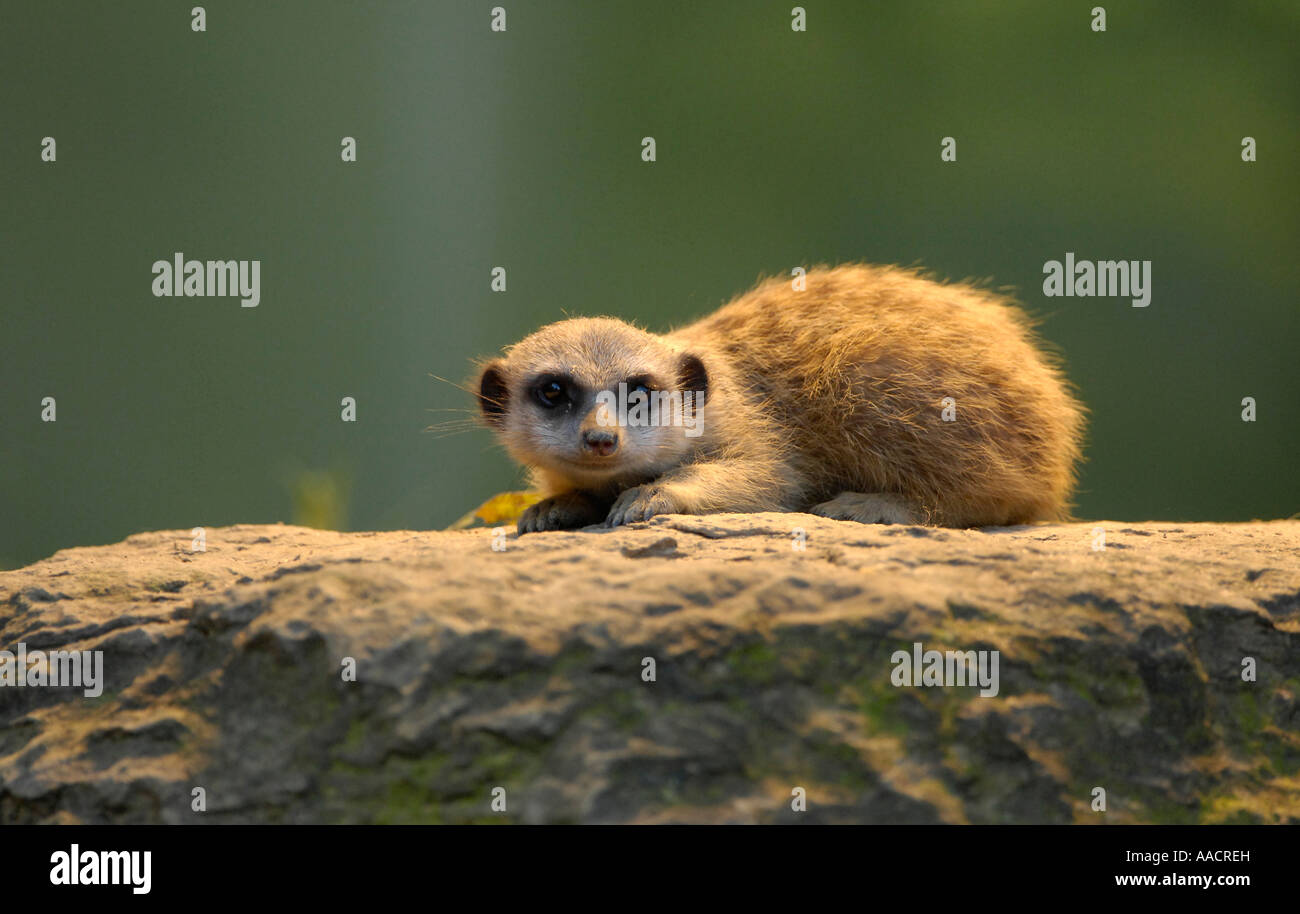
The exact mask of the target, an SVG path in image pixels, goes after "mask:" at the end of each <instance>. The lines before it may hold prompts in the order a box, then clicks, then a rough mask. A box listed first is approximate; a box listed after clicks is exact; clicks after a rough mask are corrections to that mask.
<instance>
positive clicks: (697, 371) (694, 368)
mask: <svg viewBox="0 0 1300 914" xmlns="http://www.w3.org/2000/svg"><path fill="white" fill-rule="evenodd" d="M677 378H678V381H679V383H680V384H681V388H682V390H693V391H695V393H696V394H697V395H698V396H699V398H700V399H699V400H698V403H701V404H702V403H705V402H707V401H708V399H709V372H708V370H707V369H706V368H705V367H704V363H703V362H701V361H700V357H699V356H698V355H693V354H692V353H689V352H688V353H686V354H685V355H683V356H682V360H681V362H680V363H679V364H678V366H677Z"/></svg>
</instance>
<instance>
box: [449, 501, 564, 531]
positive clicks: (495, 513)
mask: <svg viewBox="0 0 1300 914" xmlns="http://www.w3.org/2000/svg"><path fill="white" fill-rule="evenodd" d="M541 500H542V493H541V492H501V493H500V494H498V495H493V496H492V497H491V498H489V499H488V500H487V501H485V502H483V504H481V505H479V506H478V507H477V508H475V509H474V510H473V511H471V512H469V513H468V514H466V515H465V516H464V517H462V518H461V519H460V520H458V521H456V523H454V524H452V525H451V526H450V527H448V528H447V529H448V530H464V529H465V528H466V527H473V526H474V525H475V524H477V523H483V524H486V525H490V526H494V527H497V526H501V525H504V524H513V523H515V521H517V520H519V515H521V514H523V513H524V511H525V510H527V509H528V506H529V505H535V504H537V503H538V502H539V501H541Z"/></svg>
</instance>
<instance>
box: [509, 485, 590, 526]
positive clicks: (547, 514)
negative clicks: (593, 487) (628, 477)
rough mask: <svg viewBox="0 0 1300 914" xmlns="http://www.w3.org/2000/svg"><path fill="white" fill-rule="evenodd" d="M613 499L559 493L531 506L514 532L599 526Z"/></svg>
mask: <svg viewBox="0 0 1300 914" xmlns="http://www.w3.org/2000/svg"><path fill="white" fill-rule="evenodd" d="M611 501H612V499H609V498H603V497H601V496H599V495H593V494H592V493H590V492H580V491H574V492H561V493H560V494H559V495H552V496H551V497H550V498H543V499H542V500H541V501H539V502H538V503H537V504H535V505H530V506H529V507H528V508H527V510H525V511H524V513H523V515H521V516H520V518H519V523H518V524H517V525H516V527H515V529H516V530H517V531H518V533H519V535H520V536H522V535H524V534H525V533H541V532H542V531H544V530H573V529H576V528H578V527H589V526H591V525H592V524H598V523H600V522H601V521H602V520H603V519H604V517H605V514H606V513H607V512H608V511H609V506H610V502H611Z"/></svg>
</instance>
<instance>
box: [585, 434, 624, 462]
mask: <svg viewBox="0 0 1300 914" xmlns="http://www.w3.org/2000/svg"><path fill="white" fill-rule="evenodd" d="M582 446H583V447H584V448H586V449H587V450H588V451H591V453H593V454H595V455H597V456H598V457H608V456H609V455H610V454H612V453H614V452H615V451H617V450H618V435H617V434H616V433H615V432H612V431H608V430H606V429H603V428H593V429H588V430H587V431H585V432H583V433H582Z"/></svg>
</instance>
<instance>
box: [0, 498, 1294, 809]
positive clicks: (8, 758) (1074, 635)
mask: <svg viewBox="0 0 1300 914" xmlns="http://www.w3.org/2000/svg"><path fill="white" fill-rule="evenodd" d="M1098 526H1100V527H1103V528H1105V531H1106V535H1105V548H1104V549H1102V550H1097V549H1094V545H1095V544H1096V538H1095V534H1094V530H1095V528H1096V527H1098ZM797 527H801V528H802V529H803V530H804V531H805V533H806V544H805V548H803V549H802V550H801V549H798V548H796V547H797V546H798V545H799V543H800V540H799V537H798V536H797V534H796V533H795V532H794V531H795V528H797ZM492 543H493V537H492V533H491V532H490V531H487V530H476V531H465V532H456V533H439V532H427V533H419V532H386V533H348V534H341V533H332V532H323V531H318V530H309V529H304V528H298V527H286V526H237V527H229V528H220V529H210V530H208V531H207V534H206V546H207V548H206V551H205V552H192V551H191V536H190V533H189V531H168V532H157V533H144V534H140V535H137V536H132V537H130V538H128V539H127V540H126V541H125V542H122V543H119V544H116V545H112V546H102V547H88V548H78V549H68V550H65V551H62V552H59V553H58V554H56V555H54V556H53V557H51V558H49V559H46V560H44V561H42V562H38V563H36V564H34V565H31V566H30V567H28V568H24V569H21V570H18V571H13V572H8V573H4V574H0V647H2V648H4V649H7V650H10V651H13V650H16V645H17V644H18V643H19V642H23V643H24V644H25V645H26V650H28V651H34V650H43V651H49V650H58V649H78V650H101V651H103V652H104V653H103V659H104V667H105V680H106V684H105V687H104V692H103V694H102V695H101V696H100V697H98V698H86V697H84V696H83V695H82V692H81V690H79V689H72V688H52V687H46V688H39V687H24V688H0V822H4V823H12V822H169V823H174V822H499V821H506V822H876V823H894V822H921V823H924V822H954V823H960V822H1067V823H1068V822H1079V823H1089V822H1290V823H1296V822H1300V735H1298V733H1297V731H1300V522H1296V521H1275V522H1268V523H1251V524H1188V523H1116V522H1092V523H1086V524H1062V525H1048V526H1034V527H1017V528H1008V529H997V530H985V531H956V530H935V529H924V528H916V527H869V526H863V525H858V524H852V523H841V522H835V521H830V520H825V519H822V518H817V517H812V516H807V515H778V514H759V515H748V516H744V515H718V516H712V517H704V518H699V517H696V518H689V517H664V518H656V519H655V520H654V521H652V522H651V523H649V524H643V525H639V526H637V527H635V528H631V529H620V530H616V531H600V532H596V531H582V532H573V533H546V534H534V535H529V536H525V537H523V538H522V539H516V538H515V536H514V534H513V533H511V535H510V536H509V537H508V538H507V539H506V540H505V542H504V545H505V549H504V551H494V550H493V548H492ZM914 642H922V643H923V644H924V646H925V648H926V649H931V648H934V649H939V650H948V649H953V650H997V651H999V652H1000V692H999V694H998V695H997V696H996V697H991V698H981V697H979V696H978V694H977V690H976V689H972V688H963V687H946V688H945V687H931V688H897V687H895V686H893V685H892V684H891V673H892V672H893V669H894V665H893V664H892V663H891V655H892V654H893V652H894V651H896V650H900V649H902V650H910V649H911V645H912V644H913V643H914ZM346 657H351V658H354V659H355V661H356V669H357V681H355V682H350V681H345V680H344V678H343V676H342V672H341V671H342V669H343V662H344V658H346ZM647 657H650V658H654V661H655V674H656V676H655V680H654V681H652V682H648V681H645V680H644V679H643V676H642V671H643V658H647ZM1246 657H1250V658H1254V661H1255V663H1256V665H1257V680H1256V681H1254V682H1249V681H1243V678H1242V661H1243V658H1246ZM196 787H202V788H203V790H204V791H205V798H206V811H204V812H195V811H193V810H192V808H191V804H192V800H191V797H192V791H193V789H194V788H196ZM497 787H500V788H504V790H505V800H506V811H505V812H495V811H493V809H492V805H491V804H492V799H493V789H494V788H497ZM796 787H801V788H803V789H804V791H806V796H807V810H806V811H805V812H795V811H793V810H792V809H791V800H792V791H793V790H794V789H795V788H796ZM1096 787H1101V788H1104V790H1105V791H1106V807H1107V808H1106V811H1105V812H1098V811H1094V810H1093V808H1092V803H1093V791H1094V788H1096Z"/></svg>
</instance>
